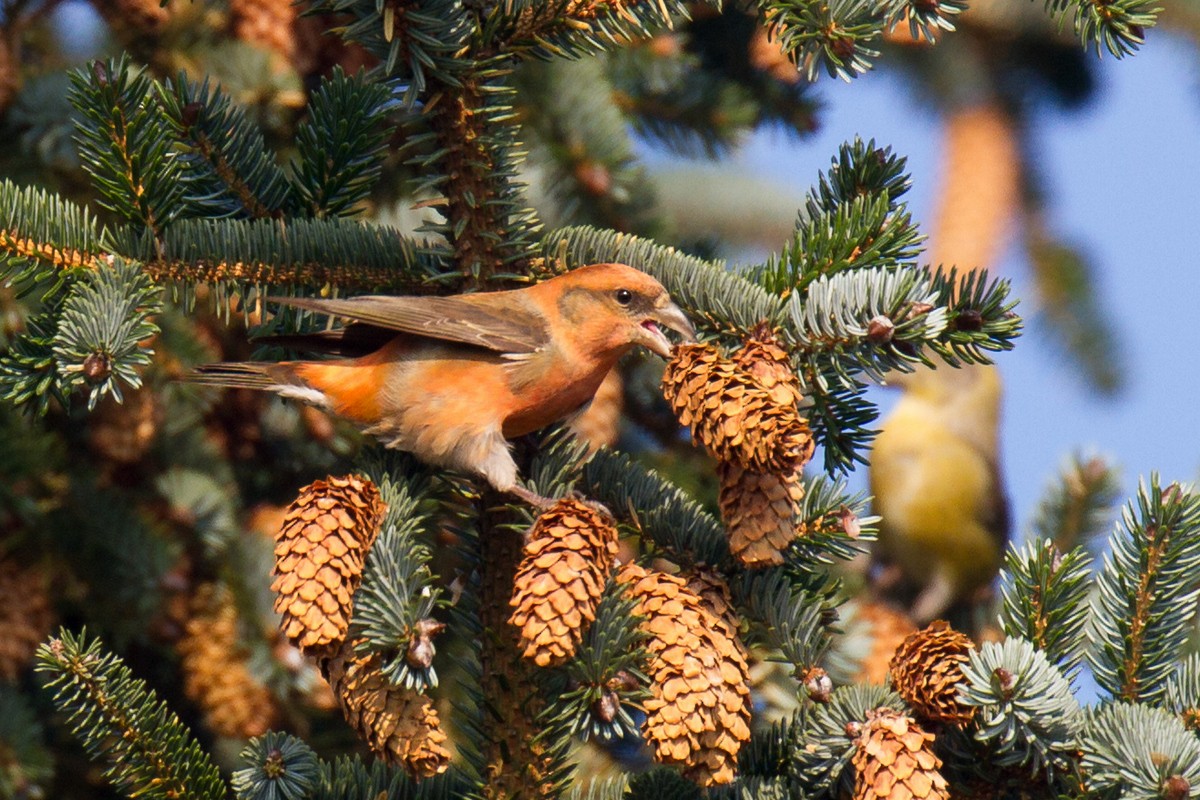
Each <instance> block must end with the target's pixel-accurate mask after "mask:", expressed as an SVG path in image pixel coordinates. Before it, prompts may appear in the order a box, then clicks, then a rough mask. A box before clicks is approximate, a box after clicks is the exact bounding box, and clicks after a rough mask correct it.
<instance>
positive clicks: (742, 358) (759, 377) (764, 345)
mask: <svg viewBox="0 0 1200 800" xmlns="http://www.w3.org/2000/svg"><path fill="white" fill-rule="evenodd" d="M731 360H732V361H733V363H734V365H735V366H736V367H737V368H738V369H740V370H742V371H743V372H746V373H749V375H750V377H751V378H754V380H756V381H758V382H759V383H760V384H762V386H763V388H764V389H766V390H767V391H769V392H770V393H771V399H772V400H774V401H775V402H776V403H779V405H781V406H794V405H796V404H797V403H799V402H800V400H801V399H802V398H803V394H802V393H801V392H800V381H799V380H798V379H797V378H796V373H795V371H794V370H793V369H792V358H791V356H790V355H788V351H787V350H785V349H783V347H782V346H781V345H780V344H779V338H778V337H777V336H776V335H775V334H774V333H772V332H771V331H770V330H768V329H765V328H763V329H760V330H759V331H757V332H756V333H755V334H754V335H753V336H751V337H750V338H748V339H746V341H745V342H743V343H742V346H741V348H740V349H739V350H738V351H737V352H736V353H734V354H733V357H732V359H731Z"/></svg>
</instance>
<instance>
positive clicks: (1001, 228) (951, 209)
mask: <svg viewBox="0 0 1200 800" xmlns="http://www.w3.org/2000/svg"><path fill="white" fill-rule="evenodd" d="M941 152H942V158H943V163H944V166H943V167H942V174H943V175H944V176H945V177H944V185H943V187H942V191H941V195H940V197H939V198H938V208H937V213H936V215H935V217H934V220H935V222H934V225H933V234H932V236H930V246H929V250H928V251H927V252H926V254H925V257H926V258H928V259H929V263H931V264H961V265H963V266H970V267H989V266H992V265H994V264H995V263H996V259H997V257H998V256H999V255H1000V251H1001V249H1002V248H1003V247H1004V244H1005V237H1006V234H1007V233H1008V231H1009V230H1010V229H1011V227H1012V225H1013V223H1014V222H1015V221H1016V219H1017V217H1018V215H1019V214H1020V212H1021V202H1022V201H1021V173H1022V169H1021V162H1022V155H1021V134H1020V132H1019V130H1018V127H1017V125H1016V124H1015V122H1014V120H1013V117H1012V115H1011V113H1010V112H1008V111H1006V110H1005V109H1004V108H1003V107H1001V104H999V103H992V104H985V105H980V106H970V107H966V108H957V109H954V110H953V111H952V112H951V113H950V114H949V115H948V116H947V117H946V134H945V140H944V142H943V144H942V148H941Z"/></svg>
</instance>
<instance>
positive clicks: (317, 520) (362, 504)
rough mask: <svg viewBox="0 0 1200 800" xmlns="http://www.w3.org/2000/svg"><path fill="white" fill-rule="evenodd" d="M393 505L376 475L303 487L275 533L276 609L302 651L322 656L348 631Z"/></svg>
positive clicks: (334, 647) (349, 476) (337, 644)
mask: <svg viewBox="0 0 1200 800" xmlns="http://www.w3.org/2000/svg"><path fill="white" fill-rule="evenodd" d="M385 510H386V506H385V505H384V503H383V500H382V498H381V497H380V496H379V490H378V489H377V488H376V487H375V484H373V483H372V482H371V481H370V480H368V479H366V478H362V477H359V476H356V475H347V476H345V477H340V478H339V477H333V476H330V477H329V478H326V479H325V480H323V481H314V482H313V483H312V484H310V485H308V486H305V487H304V488H303V489H301V490H300V494H299V496H297V498H296V499H295V500H294V501H293V502H292V504H291V505H290V506H289V507H288V510H287V513H286V514H285V515H284V518H283V524H282V525H281V526H280V528H279V532H278V534H277V535H276V537H275V581H274V583H272V584H271V589H272V591H274V592H275V593H276V597H275V610H276V611H277V612H278V613H280V614H282V615H283V618H282V620H281V621H280V627H281V628H282V630H283V632H284V634H285V635H286V636H287V637H288V639H289V640H291V641H292V642H293V643H294V644H295V645H296V646H297V647H299V648H300V649H301V650H302V651H303V652H305V653H307V654H309V655H321V654H323V653H325V652H326V651H328V650H331V649H336V648H337V647H338V646H339V645H340V644H341V643H342V640H343V639H345V637H346V631H347V630H348V629H349V627H350V616H351V612H352V611H353V607H354V605H353V604H354V592H355V591H356V590H357V589H358V586H359V584H360V583H361V582H362V571H363V566H364V565H365V563H366V559H367V552H368V551H369V550H370V548H371V544H372V543H373V542H374V541H375V537H376V536H377V535H378V534H379V527H380V525H381V524H382V522H383V514H384V511H385Z"/></svg>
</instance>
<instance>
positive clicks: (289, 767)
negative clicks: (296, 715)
mask: <svg viewBox="0 0 1200 800" xmlns="http://www.w3.org/2000/svg"><path fill="white" fill-rule="evenodd" d="M240 759H241V761H242V763H243V764H245V765H246V766H245V767H243V768H242V769H239V770H237V771H236V772H234V773H233V777H232V781H231V783H232V786H233V791H234V794H235V795H236V796H237V800H305V798H308V797H311V796H312V793H313V788H314V787H315V786H316V784H317V781H318V779H319V778H320V770H321V764H320V760H319V759H318V758H317V754H316V753H314V752H313V750H312V748H311V747H309V746H308V744H307V743H305V742H304V740H302V739H298V738H296V737H295V736H292V735H290V734H287V733H278V732H274V731H272V732H271V733H267V734H264V735H263V736H256V737H255V738H253V739H251V740H250V742H249V743H248V744H247V745H246V746H245V747H244V748H243V749H242V752H241V755H240Z"/></svg>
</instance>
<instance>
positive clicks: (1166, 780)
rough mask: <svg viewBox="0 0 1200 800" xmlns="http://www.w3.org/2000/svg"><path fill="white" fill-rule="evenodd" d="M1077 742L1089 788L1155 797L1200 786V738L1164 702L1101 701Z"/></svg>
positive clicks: (1175, 794) (1139, 797)
mask: <svg viewBox="0 0 1200 800" xmlns="http://www.w3.org/2000/svg"><path fill="white" fill-rule="evenodd" d="M1078 747H1079V750H1080V751H1081V752H1082V754H1083V758H1082V768H1083V773H1084V775H1085V776H1086V782H1087V787H1088V790H1089V793H1090V792H1098V793H1111V794H1104V795H1101V796H1113V797H1121V798H1129V799H1130V800H1135V799H1136V800H1156V799H1157V798H1167V797H1190V796H1191V795H1192V794H1194V793H1195V791H1196V789H1197V787H1200V739H1197V738H1196V735H1195V734H1194V733H1192V732H1191V731H1189V730H1188V729H1187V728H1185V727H1184V726H1183V723H1182V722H1180V721H1179V719H1178V718H1176V717H1174V716H1172V715H1171V714H1170V713H1169V712H1167V711H1164V710H1163V709H1161V708H1153V707H1151V706H1148V705H1145V704H1141V703H1139V704H1136V705H1135V704H1130V703H1113V704H1111V705H1104V706H1101V707H1100V708H1099V709H1097V710H1095V711H1092V712H1091V713H1089V714H1088V715H1087V719H1086V722H1085V723H1084V726H1083V729H1082V730H1081V731H1080V734H1079V739H1078ZM1172 788H1173V789H1174V792H1172V791H1170V790H1171V789H1172ZM1180 788H1182V789H1183V790H1184V791H1183V793H1182V794H1180V793H1178V791H1179V789H1180Z"/></svg>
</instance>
